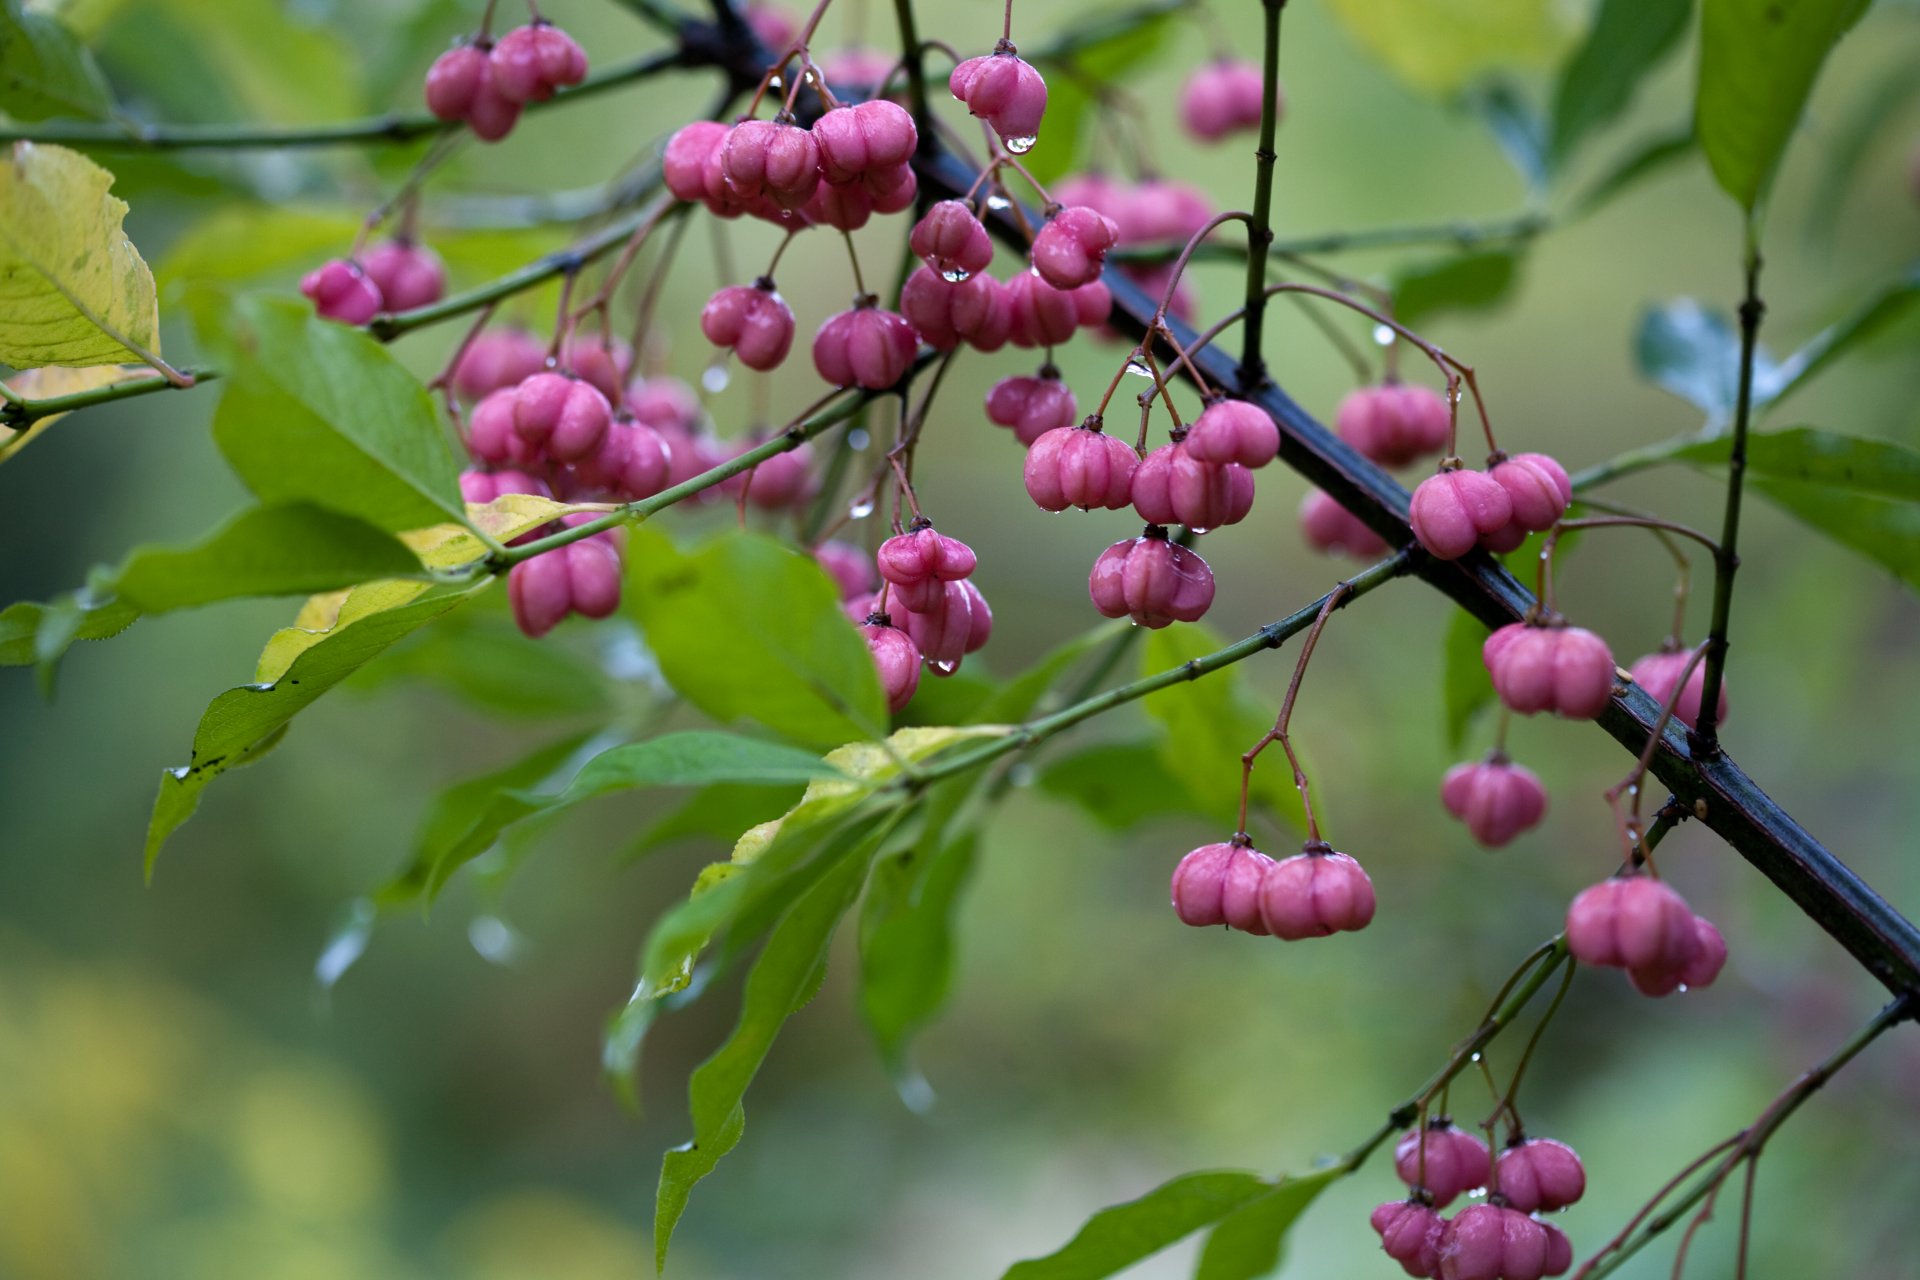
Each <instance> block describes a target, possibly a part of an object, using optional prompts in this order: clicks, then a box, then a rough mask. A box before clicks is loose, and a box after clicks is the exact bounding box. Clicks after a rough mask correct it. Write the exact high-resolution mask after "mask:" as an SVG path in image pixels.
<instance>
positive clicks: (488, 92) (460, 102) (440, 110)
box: [426, 44, 521, 142]
mask: <svg viewBox="0 0 1920 1280" xmlns="http://www.w3.org/2000/svg"><path fill="white" fill-rule="evenodd" d="M492 48H493V46H491V45H488V44H467V45H461V46H459V47H458V48H455V49H449V50H448V51H447V52H445V53H443V54H441V55H440V57H439V58H437V59H436V60H435V61H434V64H433V66H432V67H431V68H429V69H428V71H427V82H426V97H427V110H429V111H431V112H432V113H433V114H434V115H435V116H436V117H438V118H439V119H441V120H448V121H452V120H461V121H465V122H466V125H467V127H468V128H469V129H471V130H472V131H473V134H474V136H475V137H476V138H479V139H480V140H481V141H482V142H498V141H499V140H500V139H502V138H504V137H506V136H507V135H508V134H509V133H511V132H513V126H514V124H515V123H516V122H517V121H518V120H519V119H520V105H521V104H520V103H519V102H516V101H514V100H513V99H511V98H509V97H507V96H506V95H505V94H504V93H502V92H501V90H500V86H499V84H498V82H497V80H496V78H495V73H494V67H493V60H492V58H491V57H490V56H489V54H490V52H491V50H492Z"/></svg>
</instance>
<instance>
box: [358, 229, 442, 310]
mask: <svg viewBox="0 0 1920 1280" xmlns="http://www.w3.org/2000/svg"><path fill="white" fill-rule="evenodd" d="M360 266H361V269H362V270H364V271H365V272H366V273H367V278H368V279H369V280H371V281H373V283H374V287H375V288H377V289H379V290H380V301H381V309H382V310H385V311H411V310H413V309H414V308H415V307H426V306H431V305H433V304H434V303H436V302H438V301H440V299H441V297H442V296H443V295H444V294H445V293H446V291H447V268H446V264H444V263H443V262H441V261H440V255H439V254H437V253H435V252H434V251H433V250H431V249H429V248H427V247H426V246H425V245H423V244H420V243H418V242H416V241H413V240H407V239H396V240H388V241H386V242H385V243H383V244H377V245H375V246H374V247H373V248H371V249H369V250H367V252H366V254H365V255H364V256H363V257H362V258H361V259H360Z"/></svg>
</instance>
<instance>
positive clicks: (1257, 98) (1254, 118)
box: [1180, 58, 1280, 142]
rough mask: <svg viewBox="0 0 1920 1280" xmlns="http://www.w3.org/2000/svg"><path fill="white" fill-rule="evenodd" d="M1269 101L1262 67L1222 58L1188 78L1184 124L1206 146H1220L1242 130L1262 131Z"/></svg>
mask: <svg viewBox="0 0 1920 1280" xmlns="http://www.w3.org/2000/svg"><path fill="white" fill-rule="evenodd" d="M1265 97H1266V79H1265V77H1264V76H1263V75H1262V73H1261V70H1260V68H1259V66H1257V65H1256V64H1254V63H1251V62H1243V61H1240V60H1239V59H1235V58H1221V59H1219V60H1217V61H1214V62H1209V63H1207V64H1206V65H1205V66H1202V67H1197V68H1195V69H1194V72H1193V74H1192V75H1191V76H1189V77H1187V85H1186V88H1185V89H1184V90H1183V91H1182V92H1181V94H1180V121H1181V123H1182V124H1184V125H1186V127H1187V132H1188V133H1191V134H1192V135H1193V136H1194V137H1196V138H1199V139H1201V140H1202V141H1203V142H1218V141H1220V139H1222V138H1224V137H1226V136H1227V135H1228V134H1230V133H1232V132H1234V131H1235V130H1238V129H1258V128H1259V127H1260V116H1261V110H1262V107H1263V105H1264V102H1265ZM1279 105H1280V104H1278V103H1276V104H1275V106H1276V108H1278V107H1279Z"/></svg>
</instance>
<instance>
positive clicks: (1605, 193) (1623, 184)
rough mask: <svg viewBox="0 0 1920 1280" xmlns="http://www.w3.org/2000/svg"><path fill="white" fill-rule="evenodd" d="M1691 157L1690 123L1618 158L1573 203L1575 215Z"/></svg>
mask: <svg viewBox="0 0 1920 1280" xmlns="http://www.w3.org/2000/svg"><path fill="white" fill-rule="evenodd" d="M1692 154H1694V138H1693V125H1692V123H1691V122H1689V123H1687V124H1686V125H1684V126H1682V127H1681V128H1679V129H1675V130H1672V131H1670V132H1667V133H1663V134H1660V135H1659V136H1657V137H1653V138H1649V139H1647V140H1646V141H1645V142H1642V143H1641V144H1640V145H1639V146H1637V147H1635V148H1634V149H1633V150H1631V151H1629V152H1628V153H1627V154H1626V155H1625V156H1624V157H1623V158H1622V159H1620V160H1619V161H1618V162H1616V163H1615V164H1614V166H1613V167H1612V168H1611V169H1609V170H1607V171H1606V173H1604V174H1603V175H1601V177H1600V178H1599V179H1598V180H1596V181H1595V182H1594V184H1593V185H1592V186H1591V187H1589V188H1587V190H1586V192H1585V193H1584V194H1582V195H1581V196H1580V198H1579V199H1578V200H1576V201H1574V212H1575V214H1576V216H1580V217H1585V216H1586V215H1587V214H1589V213H1592V212H1594V211H1595V210H1596V209H1599V208H1600V207H1601V206H1603V205H1605V204H1607V203H1609V202H1610V201H1612V200H1613V199H1614V198H1615V197H1616V196H1620V195H1624V194H1625V193H1626V192H1627V191H1628V190H1630V189H1631V188H1633V187H1635V186H1637V185H1639V183H1640V181H1641V180H1642V179H1644V178H1648V177H1651V176H1653V175H1654V174H1656V173H1658V172H1660V170H1662V169H1665V168H1666V167H1667V166H1669V165H1671V164H1673V163H1674V162H1675V161H1677V160H1683V159H1685V158H1686V157H1688V156H1690V155H1692Z"/></svg>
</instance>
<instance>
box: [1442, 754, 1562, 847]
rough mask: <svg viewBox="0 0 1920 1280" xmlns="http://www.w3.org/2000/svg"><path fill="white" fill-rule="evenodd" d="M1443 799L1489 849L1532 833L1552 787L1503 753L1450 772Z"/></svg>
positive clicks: (1544, 815)
mask: <svg viewBox="0 0 1920 1280" xmlns="http://www.w3.org/2000/svg"><path fill="white" fill-rule="evenodd" d="M1440 802H1441V803H1442V804H1443V805H1445V806H1446V809H1447V812H1448V813H1450V814H1452V815H1453V816H1454V817H1456V818H1458V819H1460V821H1461V822H1464V823H1465V824H1466V826H1467V830H1468V831H1471V832H1472V833H1473V838H1474V839H1475V840H1478V841H1479V842H1480V843H1481V844H1483V845H1485V846H1487V848H1489V849H1498V848H1499V847H1500V846H1502V845H1504V844H1506V843H1508V842H1509V841H1511V840H1512V839H1513V838H1514V837H1515V836H1518V835H1520V834H1521V833H1522V832H1526V831H1531V830H1532V829H1533V828H1534V827H1537V826H1539V825H1540V820H1541V819H1542V818H1544V817H1546V816H1547V789H1546V788H1545V787H1543V786H1541V785H1540V779H1539V778H1537V777H1535V776H1534V773H1533V771H1532V770H1531V769H1527V768H1525V767H1523V766H1521V765H1517V764H1514V763H1513V762H1512V761H1511V760H1508V759H1507V757H1506V756H1505V755H1504V754H1502V753H1500V752H1495V753H1494V754H1492V755H1490V756H1488V757H1487V758H1486V759H1485V760H1479V761H1475V762H1472V763H1470V764H1457V765H1455V766H1454V767H1453V768H1451V769H1449V770H1447V776H1446V778H1445V779H1444V780H1442V782H1441V783H1440Z"/></svg>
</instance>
